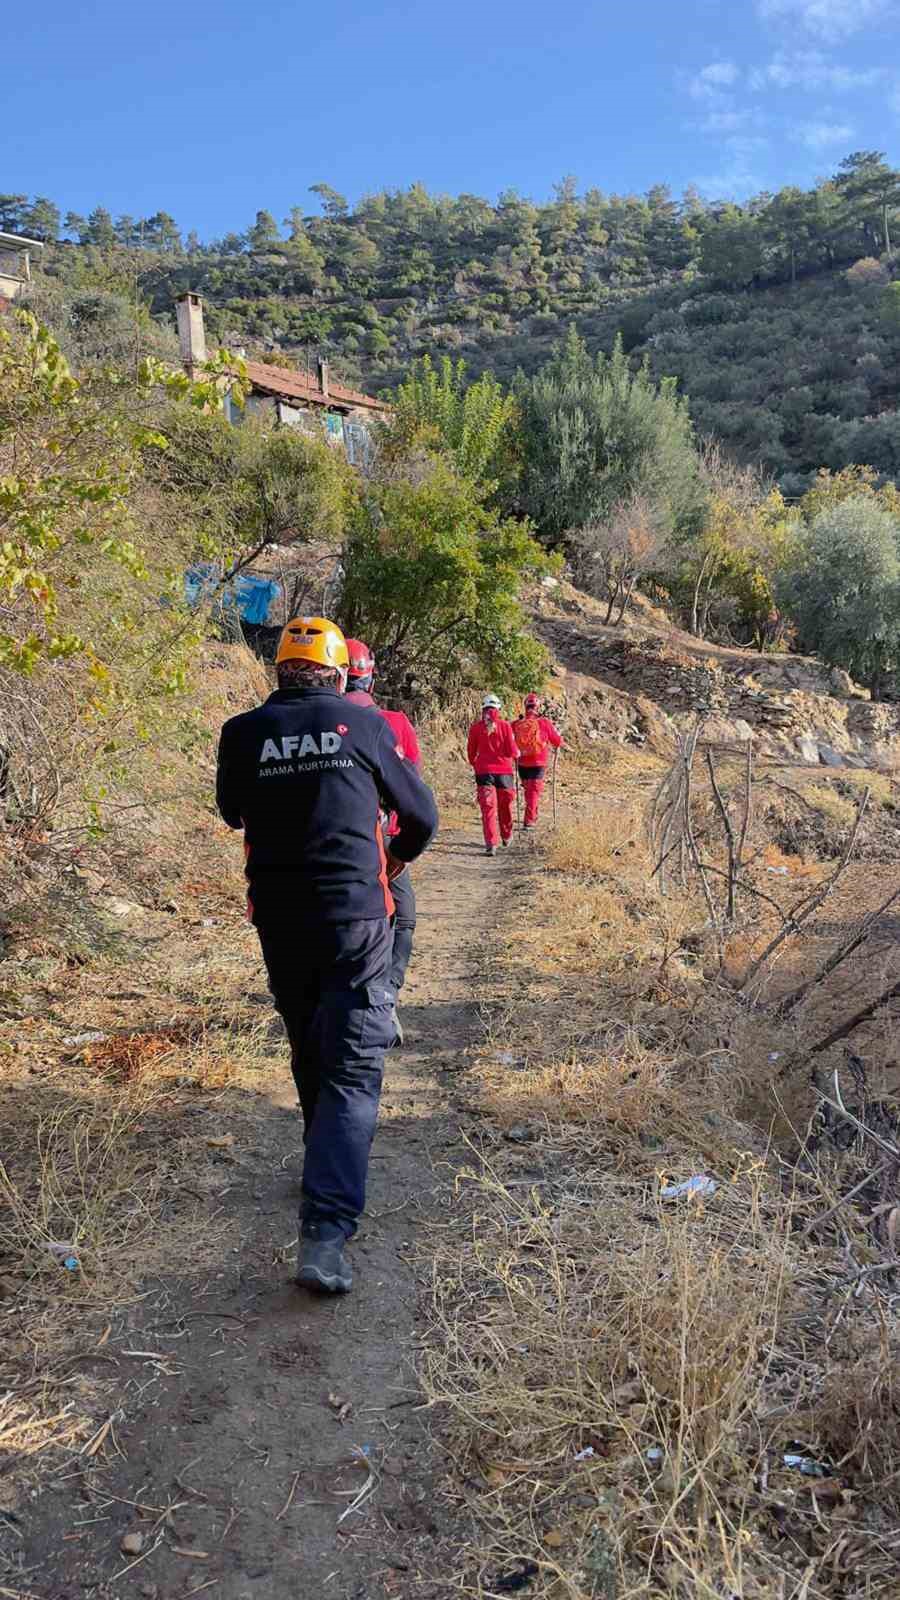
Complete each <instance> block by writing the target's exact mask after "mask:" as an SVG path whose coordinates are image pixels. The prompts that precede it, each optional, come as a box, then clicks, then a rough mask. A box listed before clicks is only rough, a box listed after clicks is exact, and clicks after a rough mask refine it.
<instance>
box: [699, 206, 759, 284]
mask: <svg viewBox="0 0 900 1600" xmlns="http://www.w3.org/2000/svg"><path fill="white" fill-rule="evenodd" d="M762 265H763V238H762V229H761V228H760V225H759V223H758V221H757V219H756V218H755V217H753V216H751V215H750V214H749V213H748V212H746V211H742V210H741V208H740V207H739V206H734V205H727V206H722V207H721V208H720V209H719V210H718V211H716V212H715V213H713V214H712V215H710V216H709V217H708V218H707V220H706V222H705V223H704V227H703V232H702V234H701V241H700V270H701V271H702V272H705V273H706V275H707V276H708V277H710V278H712V279H713V281H714V282H716V283H722V284H726V285H727V286H728V287H730V288H735V289H745V288H746V287H747V286H748V284H751V283H753V281H754V279H755V278H756V277H757V276H758V274H759V273H760V271H761V270H762Z"/></svg>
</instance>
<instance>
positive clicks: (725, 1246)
mask: <svg viewBox="0 0 900 1600" xmlns="http://www.w3.org/2000/svg"><path fill="white" fill-rule="evenodd" d="M607 780H608V775H607ZM629 782H630V779H629V776H628V775H627V774H626V775H624V776H623V792H622V793H620V794H619V795H618V796H617V797H616V803H615V804H613V803H603V804H601V805H600V806H599V807H597V809H596V811H593V812H591V813H589V814H586V815H585V816H583V817H579V818H577V819H575V820H573V821H571V822H569V823H567V824H566V825H565V826H564V827H562V828H560V829H559V830H558V831H557V832H556V833H555V834H551V835H550V836H549V838H548V840H547V846H546V851H545V853H544V855H543V856H542V857H541V856H538V857H536V858H533V862H532V869H531V872H530V874H529V875H528V876H527V877H526V879H525V880H524V881H519V882H518V883H517V884H516V885H515V887H514V888H513V889H512V891H511V894H510V899H509V911H510V913H511V916H512V917H513V918H514V922H515V928H516V935H515V938H514V939H512V940H510V941H509V943H508V944H507V945H505V946H500V947H498V948H497V949H496V950H495V951H494V953H493V957H492V960H491V961H490V963H489V966H488V970H487V973H486V976H485V990H486V994H487V995H488V996H489V1003H488V1004H487V1005H486V1007H485V1012H486V1015H485V1021H486V1040H485V1045H484V1048H483V1050H482V1052H481V1056H480V1060H479V1062H478V1067H477V1072H478V1085H479V1090H480V1095H481V1101H482V1105H483V1107H484V1108H485V1109H486V1110H488V1111H489V1112H490V1113H491V1114H492V1121H491V1122H490V1123H489V1124H487V1125H486V1127H487V1131H486V1132H484V1133H483V1136H482V1142H481V1143H480V1145H479V1146H478V1147H477V1148H475V1149H474V1150H473V1155H474V1159H473V1162H472V1164H471V1166H470V1169H469V1171H468V1172H467V1173H465V1174H464V1175H463V1176H462V1178H461V1180H460V1182H459V1184H458V1192H457V1204H458V1206H459V1208H460V1210H463V1208H465V1211H466V1214H467V1216H468V1219H469V1222H468V1227H467V1228H466V1229H464V1230H463V1229H458V1231H457V1236H456V1237H457V1238H458V1237H459V1234H460V1233H462V1235H463V1239H462V1243H459V1242H454V1239H453V1238H452V1237H451V1236H450V1235H448V1234H447V1233H446V1232H442V1234H441V1236H440V1239H439V1240H438V1242H437V1250H436V1256H435V1261H434V1268H433V1294H434V1307H435V1327H434V1330H433V1337H432V1339H431V1340H430V1342H429V1345H428V1348H427V1351H426V1354H425V1358H424V1378H425V1383H426V1387H427V1391H428V1393H429V1396H430V1398H431V1400H432V1402H433V1403H435V1404H439V1405H441V1406H442V1407H443V1408H445V1410H446V1413H447V1415H448V1416H449V1418H450V1426H451V1432H452V1438H453V1440H454V1441H455V1453H456V1462H457V1469H458V1478H459V1484H460V1493H465V1494H466V1497H467V1498H468V1499H469V1500H470V1501H471V1500H472V1496H473V1494H474V1495H475V1497H476V1500H475V1503H476V1506H477V1509H478V1512H479V1516H480V1519H481V1526H482V1530H483V1537H482V1539H481V1541H480V1546H479V1548H478V1549H477V1550H476V1551H474V1552H473V1554H472V1557H471V1560H461V1564H460V1571H459V1573H458V1574H457V1584H458V1588H459V1591H460V1593H463V1594H469V1595H472V1596H487V1595H489V1594H494V1593H498V1594H499V1593H505V1592H511V1591H512V1589H513V1588H514V1587H517V1586H519V1579H520V1578H521V1575H522V1574H523V1573H525V1574H527V1575H529V1583H528V1587H527V1592H528V1593H529V1594H533V1595H535V1596H536V1597H546V1600H551V1597H552V1600H562V1597H564V1596H565V1597H567V1600H597V1597H602V1600H638V1597H640V1600H697V1597H702V1600H724V1597H726V1596H728V1597H734V1600H737V1597H740V1600H801V1597H802V1600H826V1597H828V1600H875V1597H876V1596H883V1597H885V1600H886V1597H888V1596H892V1595H893V1594H894V1593H895V1592H896V1566H897V1544H898V1539H897V1535H896V1533H895V1528H896V1521H897V1515H898V1512H900V1492H898V1486H897V1482H895V1479H896V1466H895V1461H896V1450H897V1448H898V1446H900V1406H897V1407H896V1410H895V1406H896V1401H895V1393H894V1384H893V1378H892V1375H891V1374H892V1370H893V1369H894V1368H895V1366H896V1354H897V1352H896V1348H895V1340H894V1337H893V1334H892V1332H891V1330H890V1317H891V1305H892V1299H891V1297H892V1295H893V1294H895V1293H897V1292H898V1288H897V1284H898V1283H900V1268H898V1269H897V1271H896V1274H895V1271H894V1267H893V1264H892V1260H891V1258H890V1255H888V1258H887V1259H886V1260H882V1256H881V1251H880V1250H879V1246H878V1244H877V1242H876V1241H875V1239H874V1237H873V1234H872V1231H871V1227H870V1225H869V1223H868V1222H867V1220H866V1218H865V1217H864V1216H861V1215H860V1214H859V1213H857V1212H856V1211H854V1209H853V1207H849V1208H848V1207H846V1206H845V1205H844V1204H843V1200H842V1196H843V1195H844V1194H845V1193H846V1191H847V1188H848V1184H849V1182H852V1181H856V1178H857V1177H859V1176H862V1177H863V1178H864V1175H865V1166H864V1162H865V1154H864V1153H862V1154H861V1155H860V1157H859V1158H858V1160H857V1163H856V1166H855V1167H853V1170H852V1176H848V1171H849V1169H848V1166H847V1161H848V1159H849V1158H848V1157H846V1156H839V1155H838V1154H837V1153H836V1152H835V1150H834V1149H833V1148H832V1147H831V1146H829V1145H828V1144H827V1142H826V1143H825V1144H820V1145H818V1146H817V1145H816V1144H815V1142H814V1141H813V1140H812V1139H811V1132H810V1130H811V1128H812V1126H813V1124H812V1123H811V1121H810V1116H811V1113H812V1110H813V1109H814V1104H815V1094H814V1091H812V1090H811V1088H810V1086H809V1085H808V1084H804V1089H803V1093H801V1094H796V1093H794V1092H793V1087H792V1086H791V1085H783V1086H782V1087H781V1089H780V1091H779V1092H778V1093H777V1094H776V1093H775V1092H774V1091H775V1090H776V1088H777V1077H778V1063H779V1060H780V1059H782V1058H783V1057H784V1056H785V1055H787V1054H789V1053H790V1052H791V1051H792V1050H796V1049H797V1048H799V1046H800V1045H801V1044H802V1039H803V1029H804V1028H805V1027H806V1026H807V1018H806V1017H805V1015H800V1014H798V1015H797V1016H794V1017H792V1018H791V1019H790V1020H789V1021H788V1022H785V1021H781V1022H777V1021H775V1020H774V1019H767V1018H766V1016H765V1014H764V1013H759V1012H756V1013H755V1014H754V1013H753V1012H752V1011H751V1010H750V1009H749V1008H748V1007H747V1006H746V1004H745V1003H744V1002H743V1001H742V1000H741V999H740V997H739V996H737V995H736V994H735V992H734V990H733V988H732V986H731V985H730V984H729V983H728V981H727V978H726V979H723V978H721V977H720V975H719V973H718V971H717V969H716V964H715V962H714V961H713V960H712V959H711V957H712V955H713V954H714V952H712V951H711V949H710V947H709V942H708V940H706V939H705V936H704V926H703V924H704V920H705V919H704V912H703V908H702V906H699V907H698V905H697V902H696V899H695V898H694V897H692V895H691V894H690V893H688V892H685V893H681V892H676V893H675V894H673V895H672V896H671V898H670V899H669V900H668V901H666V902H664V903H660V901H659V899H658V898H657V897H656V896H655V895H654V894H653V892H652V889H650V888H649V887H648V877H649V872H650V871H651V870H652V868H651V866H650V863H649V861H648V859H647V850H646V844H645V841H644V837H643V833H642V830H641V828H640V825H639V824H640V804H641V801H642V799H643V792H641V793H640V794H632V793H630V792H629ZM759 845H760V841H757V846H759ZM773 860H774V862H775V864H777V865H782V863H783V858H781V857H775V858H773V857H770V858H768V859H767V858H766V857H765V856H762V857H761V869H760V870H761V871H763V872H764V871H765V867H766V866H767V865H769V864H772V861H773ZM797 865H798V866H801V863H797ZM789 870H790V869H789ZM770 881H771V880H770ZM776 881H777V880H776ZM758 937H761V935H757V934H751V935H750V938H751V941H752V940H754V939H757V938H758ZM732 959H734V952H732ZM798 1152H799V1157H798ZM693 1173H707V1174H711V1175H712V1176H713V1177H714V1179H715V1180H716V1182H717V1184H718V1188H717V1190H716V1192H715V1193H714V1194H713V1195H712V1196H711V1197H710V1198H708V1199H707V1200H705V1201H700V1202H697V1201H686V1200H684V1199H681V1200H679V1201H674V1202H668V1203H667V1202H665V1201H664V1200H663V1199H662V1198H661V1189H662V1186H663V1185H664V1183H665V1182H666V1181H668V1180H681V1179H684V1178H687V1177H688V1176H690V1175H691V1174H693ZM870 1204H871V1201H870ZM891 1215H893V1212H892V1213H891ZM842 1241H843V1242H842ZM791 1453H793V1454H797V1455H801V1456H803V1457H805V1458H807V1457H808V1458H810V1459H815V1460H817V1461H818V1462H820V1463H821V1464H822V1465H821V1467H820V1468H819V1469H817V1470H819V1472H820V1476H819V1477H806V1476H804V1474H803V1473H802V1472H800V1471H798V1470H796V1469H792V1468H790V1467H788V1466H787V1465H786V1464H785V1460H784V1458H785V1456H786V1455H789V1454H791ZM892 1460H893V1462H894V1465H892V1464H891V1463H892ZM522 1586H524V1582H523V1585H522Z"/></svg>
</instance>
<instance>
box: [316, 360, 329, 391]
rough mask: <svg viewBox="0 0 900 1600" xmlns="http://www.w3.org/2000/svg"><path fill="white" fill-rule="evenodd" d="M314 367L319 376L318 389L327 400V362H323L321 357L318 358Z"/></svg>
mask: <svg viewBox="0 0 900 1600" xmlns="http://www.w3.org/2000/svg"><path fill="white" fill-rule="evenodd" d="M316 367H317V369H318V374H319V388H320V389H321V391H322V393H323V395H324V396H325V399H326V400H327V399H328V362H327V361H325V360H324V359H323V357H322V356H319V359H318V361H317V362H316Z"/></svg>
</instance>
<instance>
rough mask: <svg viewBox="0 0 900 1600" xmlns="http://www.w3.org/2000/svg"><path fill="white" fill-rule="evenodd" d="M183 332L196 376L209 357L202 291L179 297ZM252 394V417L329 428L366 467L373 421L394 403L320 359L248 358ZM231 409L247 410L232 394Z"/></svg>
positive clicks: (188, 365)
mask: <svg viewBox="0 0 900 1600" xmlns="http://www.w3.org/2000/svg"><path fill="white" fill-rule="evenodd" d="M175 305H176V311H177V315H178V337H179V341H180V344H181V359H182V361H183V363H184V367H185V371H186V372H187V373H188V374H189V375H190V376H192V377H193V376H194V375H195V374H196V373H198V372H199V371H200V370H201V368H202V366H203V363H204V362H205V361H206V359H207V348H206V334H205V331H204V326H203V301H202V299H201V297H200V295H199V294H194V293H187V294H182V295H179V297H178V299H177V300H176V302H175ZM246 370H247V379H248V382H249V385H250V393H249V395H248V396H247V399H246V402H245V406H244V411H245V412H246V413H249V414H250V415H251V416H253V415H254V414H255V415H268V416H270V417H271V419H272V420H273V421H274V422H276V423H277V424H278V425H280V426H282V427H299V428H306V429H308V430H310V431H312V430H313V429H316V430H318V429H319V428H321V427H324V429H325V434H326V438H327V439H328V441H329V443H332V444H334V445H336V446H337V447H339V448H342V449H344V450H345V451H346V453H347V459H348V461H350V462H351V463H352V464H353V465H354V466H360V467H362V466H365V464H366V462H367V461H368V459H369V457H370V454H371V449H372V444H371V434H370V426H371V423H372V421H373V419H375V420H383V419H384V418H385V417H387V416H388V415H389V413H390V407H389V406H386V405H385V404H384V402H383V401H381V400H376V399H374V397H373V396H372V395H369V394H362V393H361V392H359V391H358V390H356V389H348V388H346V387H345V385H344V384H341V383H335V382H334V381H333V380H332V379H331V377H330V375H329V372H328V363H327V361H323V360H321V359H320V360H318V361H317V362H316V370H315V372H314V373H310V372H295V371H294V370H292V369H291V368H289V367H277V366H270V365H269V363H268V362H267V361H266V362H263V361H247V362H246ZM226 414H227V415H229V416H230V417H231V420H232V421H235V422H237V421H239V420H240V416H241V413H240V411H239V410H238V408H237V407H234V408H232V407H231V406H230V403H229V402H228V400H227V399H226Z"/></svg>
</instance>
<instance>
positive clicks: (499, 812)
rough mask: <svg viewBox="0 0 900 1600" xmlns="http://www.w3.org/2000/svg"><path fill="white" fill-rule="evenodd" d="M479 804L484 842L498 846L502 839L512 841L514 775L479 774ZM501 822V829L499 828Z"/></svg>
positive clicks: (477, 781)
mask: <svg viewBox="0 0 900 1600" xmlns="http://www.w3.org/2000/svg"><path fill="white" fill-rule="evenodd" d="M475 782H476V783H477V785H478V789H477V793H478V804H479V806H480V807H481V826H482V828H483V829H484V842H485V844H489V845H498V844H499V843H500V840H501V839H511V838H512V831H513V806H514V804H515V798H516V791H515V779H514V778H513V776H512V773H494V772H489V773H480V772H479V773H478V774H477V775H476V778H475ZM498 822H499V828H498V826H497V824H498Z"/></svg>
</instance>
